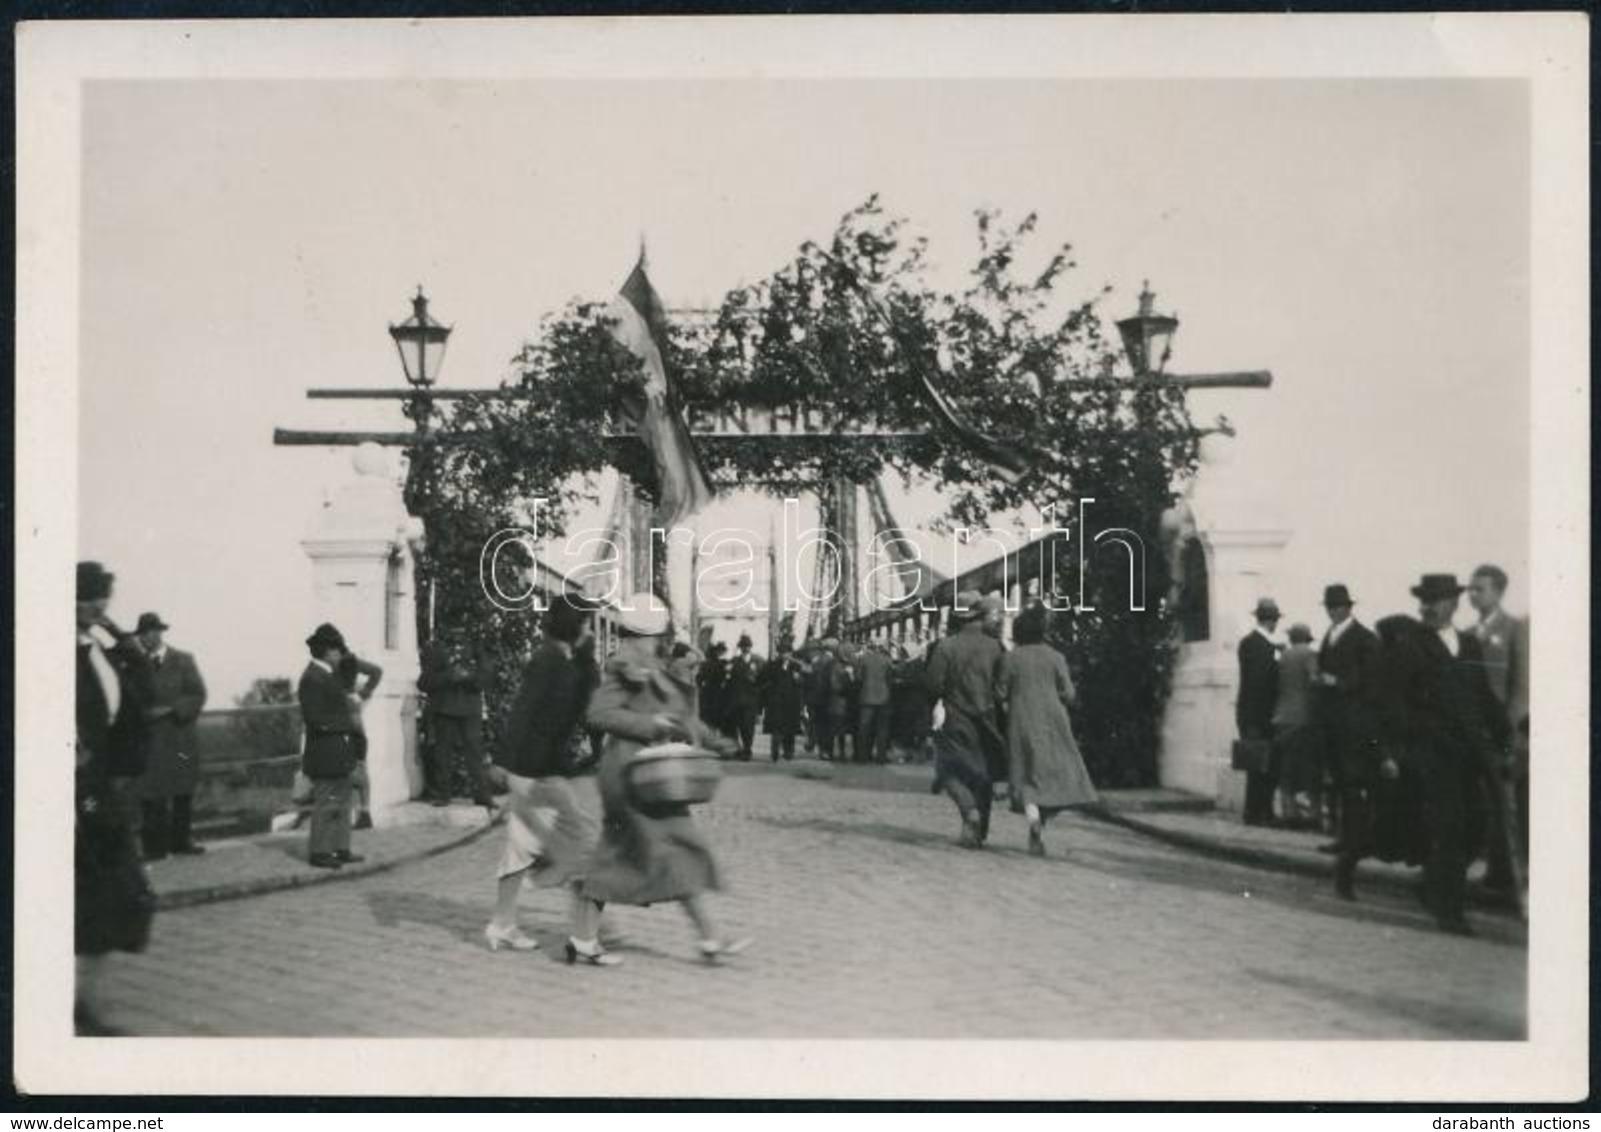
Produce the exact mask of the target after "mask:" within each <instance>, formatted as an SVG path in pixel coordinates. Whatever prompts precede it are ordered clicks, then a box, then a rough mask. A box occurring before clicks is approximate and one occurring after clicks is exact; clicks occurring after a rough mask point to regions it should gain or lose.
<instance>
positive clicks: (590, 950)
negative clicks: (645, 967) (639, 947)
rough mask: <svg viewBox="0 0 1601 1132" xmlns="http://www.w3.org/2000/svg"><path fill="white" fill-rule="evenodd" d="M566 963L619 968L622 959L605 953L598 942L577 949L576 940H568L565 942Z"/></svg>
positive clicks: (607, 952)
mask: <svg viewBox="0 0 1601 1132" xmlns="http://www.w3.org/2000/svg"><path fill="white" fill-rule="evenodd" d="M567 962H568V963H579V962H583V963H588V964H589V965H590V966H591V967H619V966H621V965H622V962H623V958H622V956H620V955H613V954H612V953H611V952H609V951H607V950H606V949H605V948H604V947H602V946H601V945H600V943H599V942H598V941H597V942H595V943H591V944H589V945H588V946H586V947H579V946H578V941H577V940H575V939H571V938H569V939H568V940H567Z"/></svg>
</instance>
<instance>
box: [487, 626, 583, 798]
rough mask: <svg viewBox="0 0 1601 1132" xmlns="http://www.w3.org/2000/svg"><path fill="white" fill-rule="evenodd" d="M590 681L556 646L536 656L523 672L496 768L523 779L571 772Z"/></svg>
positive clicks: (540, 650) (548, 646) (547, 646)
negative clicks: (501, 768)
mask: <svg viewBox="0 0 1601 1132" xmlns="http://www.w3.org/2000/svg"><path fill="white" fill-rule="evenodd" d="M588 694H589V680H588V678H587V677H586V675H585V673H584V670H583V668H582V667H581V665H580V663H579V661H578V660H577V658H575V657H574V656H573V655H572V653H571V651H570V650H568V649H566V648H565V647H563V646H562V645H560V644H558V643H557V642H556V641H552V640H547V641H545V642H544V643H543V644H541V645H540V646H539V648H537V649H535V650H534V655H533V658H532V659H531V660H529V662H528V665H527V667H525V668H524V669H523V678H522V684H521V685H520V686H519V688H518V689H517V697H516V698H515V699H514V700H512V704H511V710H510V711H509V712H508V713H507V715H506V725H505V727H504V728H502V729H501V734H500V744H499V746H498V747H497V748H496V750H495V765H496V766H499V767H503V768H504V769H506V770H508V771H510V772H511V773H512V774H517V775H521V776H522V777H524V778H546V777H549V776H552V775H565V774H567V773H569V772H570V771H571V769H572V763H573V745H572V737H573V731H574V729H576V728H577V726H578V724H579V723H580V722H581V721H582V720H583V718H584V710H585V708H586V707H587V704H586V700H587V698H588Z"/></svg>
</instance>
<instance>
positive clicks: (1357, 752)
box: [1317, 582, 1379, 897]
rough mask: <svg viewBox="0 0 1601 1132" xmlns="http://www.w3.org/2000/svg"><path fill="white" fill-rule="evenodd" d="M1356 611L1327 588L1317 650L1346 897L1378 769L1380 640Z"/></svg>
mask: <svg viewBox="0 0 1601 1132" xmlns="http://www.w3.org/2000/svg"><path fill="white" fill-rule="evenodd" d="M1355 605H1356V599H1355V598H1353V597H1352V596H1351V591H1350V590H1349V589H1347V588H1346V586H1345V585H1344V583H1342V582H1334V583H1333V584H1331V585H1327V586H1324V587H1323V609H1324V610H1325V612H1327V613H1328V615H1329V627H1328V630H1327V631H1326V632H1325V633H1324V634H1323V643H1322V644H1321V645H1320V646H1319V648H1318V656H1317V667H1318V703H1317V718H1318V721H1319V724H1320V729H1321V730H1322V732H1323V753H1324V759H1325V761H1326V765H1327V769H1328V777H1329V786H1330V791H1329V793H1330V797H1331V798H1332V799H1333V801H1334V809H1335V815H1336V824H1335V839H1334V845H1333V846H1332V849H1333V851H1334V852H1335V853H1337V854H1339V855H1340V862H1341V863H1340V866H1339V867H1338V868H1336V870H1335V888H1336V889H1337V890H1338V891H1339V893H1340V895H1341V896H1345V897H1349V896H1350V894H1351V877H1352V876H1353V875H1354V872H1355V869H1356V862H1357V860H1359V859H1360V857H1361V855H1362V851H1363V848H1364V845H1365V841H1366V838H1367V836H1368V834H1367V827H1368V823H1369V820H1370V818H1371V816H1372V815H1371V812H1370V809H1369V802H1370V800H1371V793H1370V789H1371V787H1372V785H1373V780H1374V775H1376V774H1377V773H1378V769H1379V737H1378V717H1377V713H1376V709H1375V706H1374V692H1375V684H1376V677H1377V675H1378V665H1379V638H1378V637H1377V636H1375V635H1374V633H1373V630H1371V629H1369V628H1368V627H1367V626H1366V625H1363V624H1362V623H1361V622H1359V621H1358V620H1357V619H1356V617H1355V616H1354V615H1353V610H1354V607H1355ZM1348 841H1349V842H1350V846H1349V849H1348V847H1347V842H1348Z"/></svg>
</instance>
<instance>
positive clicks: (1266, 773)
mask: <svg viewBox="0 0 1601 1132" xmlns="http://www.w3.org/2000/svg"><path fill="white" fill-rule="evenodd" d="M1252 616H1253V617H1255V618H1256V627H1255V628H1253V629H1252V630H1251V631H1250V632H1249V633H1247V634H1246V635H1245V636H1244V637H1242V638H1241V639H1240V644H1239V647H1238V649H1236V650H1235V651H1236V653H1237V654H1238V656H1239V660H1240V689H1239V694H1238V696H1237V697H1236V698H1235V701H1234V723H1235V726H1236V727H1237V728H1238V730H1239V733H1240V739H1241V740H1243V741H1244V742H1245V743H1249V744H1252V746H1251V748H1250V749H1251V750H1252V751H1253V752H1256V751H1260V752H1263V753H1264V754H1265V755H1266V759H1267V761H1265V762H1263V763H1262V764H1261V765H1258V766H1247V767H1245V768H1244V769H1245V824H1246V825H1271V824H1272V822H1273V791H1274V789H1275V788H1276V785H1277V778H1278V776H1277V775H1276V774H1275V773H1274V768H1273V763H1272V755H1271V753H1270V747H1269V744H1270V742H1271V740H1272V738H1273V708H1274V705H1275V703H1276V702H1277V700H1278V694H1279V661H1278V643H1277V642H1275V641H1274V640H1273V630H1274V629H1275V628H1276V627H1277V626H1278V623H1279V617H1280V613H1279V606H1278V602H1276V601H1274V600H1273V599H1272V598H1270V597H1264V598H1262V599H1261V600H1260V601H1258V602H1257V603H1256V609H1255V610H1253V611H1252Z"/></svg>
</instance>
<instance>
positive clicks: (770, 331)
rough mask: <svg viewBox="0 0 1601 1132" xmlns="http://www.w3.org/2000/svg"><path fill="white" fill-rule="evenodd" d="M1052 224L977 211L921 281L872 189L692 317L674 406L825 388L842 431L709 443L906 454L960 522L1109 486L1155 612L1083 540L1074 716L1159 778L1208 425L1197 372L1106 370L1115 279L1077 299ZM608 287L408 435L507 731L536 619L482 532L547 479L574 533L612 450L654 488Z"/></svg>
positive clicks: (755, 457) (443, 570) (451, 615)
mask: <svg viewBox="0 0 1601 1132" xmlns="http://www.w3.org/2000/svg"><path fill="white" fill-rule="evenodd" d="M1035 226H1036V219H1035V217H1034V216H1032V215H1030V216H1028V217H1026V218H1024V219H1023V220H1022V221H1021V222H1020V223H1017V224H1015V225H1009V226H1008V225H1004V224H1003V223H1002V222H1001V220H1000V218H999V217H998V216H996V215H994V214H991V213H988V212H980V213H978V214H977V243H978V255H977V259H976V261H975V263H974V265H973V267H972V269H971V271H970V273H969V274H968V276H967V280H966V285H965V287H963V288H962V289H961V290H959V291H942V290H939V289H936V288H934V287H933V286H931V285H930V284H929V283H928V281H927V274H928V272H927V266H928V247H927V244H926V241H924V240H923V239H920V238H915V237H913V236H911V235H910V234H909V233H908V225H907V223H906V221H904V220H902V219H899V218H895V217H892V216H890V215H888V214H887V213H886V212H885V210H884V209H883V207H882V206H881V205H880V203H879V201H878V200H877V198H876V197H875V198H871V199H869V200H868V201H866V202H865V203H863V204H862V205H861V206H860V207H858V208H856V209H854V210H852V211H851V212H849V213H847V214H846V215H845V216H844V217H843V218H842V219H841V221H840V222H839V225H838V227H837V228H836V230H835V232H834V233H833V236H832V238H831V239H830V240H829V242H828V243H827V245H826V247H823V246H818V245H815V244H810V243H809V244H807V245H805V246H803V247H802V248H801V249H800V250H799V252H798V253H797V255H796V256H795V258H794V259H793V260H792V261H790V262H789V263H787V264H785V265H784V266H783V267H782V268H780V269H779V270H778V271H776V272H774V273H773V274H772V275H771V276H769V277H767V278H766V279H763V280H761V281H759V282H757V283H755V284H752V285H750V286H745V287H740V288H737V289H735V290H733V291H730V292H729V293H728V294H727V295H726V296H725V297H724V298H723V300H722V302H721V303H720V304H719V305H718V307H717V308H716V310H715V312H714V314H713V315H712V316H711V317H709V318H707V319H705V320H701V321H698V322H696V323H694V324H690V325H677V326H674V327H673V328H672V330H671V339H670V341H669V343H668V348H667V351H666V355H667V356H666V362H667V365H668V367H669V370H670V372H671V374H672V381H673V389H674V395H675V397H676V398H677V401H678V408H679V409H680V410H683V411H690V410H695V409H706V410H716V409H717V408H719V407H722V406H726V405H729V404H743V405H750V406H753V407H776V406H783V405H796V404H803V405H815V406H826V407H828V409H829V410H830V412H831V413H832V414H833V415H834V416H835V417H836V418H837V419H838V420H839V421H840V422H842V423H841V424H840V425H839V426H838V427H839V428H840V429H841V430H842V431H841V432H840V434H839V435H837V436H818V437H814V438H809V439H806V440H794V439H792V440H789V441H786V443H785V444H784V445H783V446H782V448H781V449H776V450H775V446H773V445H770V444H765V443H763V442H762V441H760V440H729V441H723V440H719V441H718V442H716V443H712V444H703V445H702V446H701V454H702V459H703V462H704V464H705V466H706V469H707V472H708V474H709V475H710V476H711V478H712V480H713V481H714V483H742V484H759V485H761V486H763V487H766V488H767V489H769V490H771V491H774V492H776V493H785V494H793V493H799V492H804V491H808V490H812V489H814V488H816V487H817V486H818V485H819V484H822V483H825V482H828V481H830V480H832V479H834V478H836V477H844V478H846V479H848V480H851V481H853V482H864V481H865V480H866V479H867V478H868V477H870V476H872V475H875V474H878V473H879V472H881V471H883V470H885V469H893V470H895V471H898V472H901V473H903V474H906V475H909V476H926V477H931V478H932V480H933V481H934V483H935V484H936V485H937V486H938V488H939V490H940V491H941V492H942V494H943V496H944V499H945V502H946V518H947V519H948V520H950V521H951V522H953V523H956V524H960V525H963V526H968V525H980V526H981V525H985V524H986V523H987V522H988V520H989V519H990V517H991V516H992V515H1002V514H1006V513H1011V512H1015V511H1016V510H1017V509H1018V508H1019V507H1020V506H1021V505H1023V504H1025V503H1029V504H1032V505H1033V506H1035V507H1038V508H1040V509H1041V510H1042V511H1049V509H1050V508H1052V507H1053V506H1054V507H1055V509H1056V510H1055V513H1056V514H1058V515H1071V514H1073V513H1074V505H1075V503H1076V501H1077V500H1079V499H1081V498H1093V499H1095V500H1096V503H1095V515H1094V518H1095V522H1094V524H1093V525H1094V527H1095V529H1098V530H1104V529H1106V528H1111V527H1125V528H1128V529H1129V530H1132V531H1134V532H1136V533H1138V534H1139V535H1140V536H1141V538H1142V540H1143V541H1144V543H1145V545H1146V547H1147V550H1148V554H1149V555H1150V556H1151V559H1152V560H1150V561H1148V562H1147V568H1146V571H1145V577H1146V583H1145V584H1146V586H1147V589H1148V593H1147V600H1146V601H1145V603H1144V604H1145V610H1144V612H1135V611H1132V610H1131V609H1130V608H1129V602H1128V595H1127V590H1128V584H1129V583H1128V566H1127V562H1126V560H1123V559H1120V557H1119V556H1118V555H1116V554H1112V553H1105V554H1094V555H1091V565H1090V569H1089V572H1088V574H1087V575H1086V577H1085V579H1084V585H1083V592H1082V593H1080V590H1079V585H1078V578H1077V563H1076V562H1075V563H1074V564H1073V573H1074V576H1073V577H1072V578H1071V579H1065V578H1064V579H1059V588H1060V589H1061V590H1062V591H1063V592H1066V593H1069V594H1073V595H1075V596H1076V597H1077V598H1078V600H1080V601H1081V602H1082V603H1083V604H1085V605H1087V606H1093V608H1094V613H1081V612H1077V611H1075V612H1074V613H1071V614H1065V615H1062V616H1059V617H1057V618H1056V619H1055V621H1056V629H1055V643H1056V644H1057V645H1058V647H1060V648H1062V649H1063V651H1064V652H1065V653H1066V654H1067V657H1068V659H1069V663H1070V666H1071V667H1072V670H1073V673H1074V677H1075V680H1076V681H1077V682H1078V684H1079V687H1080V704H1081V706H1080V708H1079V710H1078V712H1077V713H1076V720H1075V722H1076V725H1077V727H1078V729H1079V732H1080V735H1081V738H1082V740H1083V745H1084V747H1085V751H1086V756H1087V758H1088V760H1089V762H1090V767H1091V770H1092V772H1094V773H1095V775H1096V778H1097V780H1098V781H1099V782H1101V783H1102V784H1103V785H1118V784H1145V783H1148V782H1150V781H1153V780H1154V774H1155V755H1156V747H1157V741H1158V732H1159V726H1160V717H1161V708H1162V705H1163V703H1164V702H1165V699H1166V695H1167V690H1168V687H1169V683H1170V672H1171V667H1172V663H1173V659H1174V655H1175V649H1176V643H1175V633H1174V620H1173V611H1171V610H1169V609H1167V608H1166V607H1165V596H1166V595H1165V581H1166V578H1167V570H1166V567H1165V564H1163V563H1162V562H1160V561H1155V560H1154V559H1155V558H1156V557H1157V556H1159V554H1160V550H1161V539H1160V537H1159V525H1160V520H1161V516H1162V514H1163V512H1164V511H1165V510H1166V509H1167V508H1168V507H1169V506H1170V505H1171V504H1172V502H1173V499H1174V489H1175V485H1176V484H1177V483H1178V482H1179V481H1181V480H1182V479H1183V478H1184V477H1185V476H1187V475H1189V474H1192V473H1193V470H1194V467H1195V458H1196V432H1195V430H1194V428H1193V427H1192V424H1191V421H1190V418H1189V415H1188V412H1187V409H1186V406H1185V397H1184V391H1183V389H1182V388H1180V387H1178V386H1176V385H1174V386H1161V385H1158V386H1142V387H1138V388H1135V387H1121V388H1120V387H1119V386H1118V384H1117V383H1115V382H1107V381H1106V380H1105V378H1107V377H1108V376H1109V375H1111V374H1112V373H1113V368H1114V365H1116V364H1117V363H1118V362H1119V360H1120V351H1119V350H1118V349H1117V348H1116V347H1115V346H1114V345H1113V343H1114V342H1115V340H1116V339H1115V336H1112V335H1109V334H1108V333H1107V327H1106V324H1105V320H1104V318H1103V315H1102V310H1101V307H1102V303H1103V301H1104V300H1105V298H1106V297H1107V295H1109V294H1110V288H1105V287H1103V288H1100V289H1099V290H1097V291H1095V292H1094V293H1093V294H1091V295H1090V296H1089V297H1087V298H1082V299H1079V300H1067V299H1065V298H1064V295H1063V292H1064V290H1065V288H1064V287H1063V286H1062V283H1063V281H1064V279H1066V278H1067V277H1068V275H1069V273H1070V272H1071V271H1072V270H1073V269H1074V267H1075V266H1076V265H1075V264H1074V262H1073V259H1072V251H1071V248H1070V247H1067V246H1063V247H1060V248H1056V249H1053V250H1051V251H1050V253H1049V254H1048V255H1045V256H1044V257H1043V259H1039V258H1038V257H1034V262H1032V266H1029V265H1028V264H1029V262H1030V260H1031V257H1030V256H1029V252H1030V251H1031V249H1030V247H1029V244H1030V240H1031V237H1032V236H1033V233H1034V230H1035ZM867 296H875V297H876V299H868V298H867ZM605 309H606V308H605V304H604V303H596V302H573V303H571V304H569V306H568V307H567V308H566V309H565V310H563V311H561V312H560V313H559V314H556V315H552V316H550V317H547V318H546V319H545V320H544V321H543V323H542V324H541V326H540V327H539V332H538V334H537V335H536V336H535V337H534V338H532V339H531V340H530V341H529V342H528V343H527V344H525V346H524V347H523V348H522V350H521V351H520V352H519V353H518V355H517V356H516V358H514V359H513V362H512V375H511V376H510V377H509V378H508V380H507V382H506V383H505V385H506V386H507V387H508V388H509V389H511V390H514V391H515V392H516V393H517V394H518V395H517V396H515V397H479V398H470V399H467V400H464V401H460V402H457V403H456V404H455V406H454V407H453V409H452V411H451V413H450V414H449V417H448V419H447V420H446V422H445V428H444V430H443V431H444V433H445V434H447V435H449V436H451V437H452V442H451V443H449V444H444V443H437V442H435V441H433V440H431V439H427V440H424V442H423V443H421V444H420V445H419V446H418V447H417V449H416V450H415V451H414V453H413V461H412V472H411V476H410V478H409V484H408V493H409V496H410V498H409V499H408V504H409V505H410V506H411V509H412V513H413V514H416V515H419V516H420V517H421V518H422V519H423V521H424V524H425V527H426V530H427V540H426V546H425V549H424V551H423V553H422V555H421V556H420V558H419V562H418V571H419V582H420V583H429V582H431V583H432V585H433V590H432V592H433V594H434V611H433V616H434V623H435V624H436V625H438V626H440V627H448V628H451V629H456V630H461V631H463V632H465V633H468V634H470V635H471V636H472V637H474V638H475V639H477V640H479V641H483V642H487V643H488V645H489V647H490V648H491V650H492V651H493V652H494V653H496V654H498V655H497V659H498V660H499V661H500V662H501V663H499V664H498V665H497V670H498V671H499V672H500V674H501V676H500V680H501V685H500V686H499V687H498V688H496V689H495V691H494V692H493V693H492V695H491V700H492V705H491V730H492V732H493V731H494V730H495V723H494V721H495V720H498V718H499V716H500V709H501V708H502V707H504V706H505V704H506V703H507V702H508V701H509V697H510V695H511V694H512V692H513V691H514V685H515V682H516V679H517V673H518V671H519V669H520V667H521V665H520V661H521V659H522V658H523V657H524V656H526V654H527V651H528V649H529V647H530V644H531V641H532V640H533V637H534V631H535V625H534V616H533V615H532V614H531V613H527V612H508V611H504V610H501V609H497V608H496V607H495V606H494V605H493V604H491V603H490V602H489V601H487V600H486V599H485V597H484V595H483V592H482V590H481V588H480V584H479V577H478V570H479V555H480V551H481V549H482V547H483V545H484V543H485V540H486V539H487V538H488V537H489V535H490V534H492V533H493V532H494V531H496V530H499V529H502V528H505V527H508V526H516V525H518V524H519V523H521V522H523V521H525V520H526V506H527V501H528V500H530V499H533V498H542V499H544V500H545V501H546V504H545V507H544V509H543V510H542V513H541V533H542V534H546V533H548V534H549V535H551V536H552V537H556V536H559V535H561V534H564V533H565V530H566V523H567V521H568V519H569V518H570V515H571V513H572V510H573V508H574V506H575V505H576V504H577V503H578V502H579V501H580V499H581V497H582V495H583V493H584V490H585V489H584V488H583V486H582V483H583V480H584V477H585V476H589V475H591V474H592V473H598V472H600V471H601V470H602V469H604V468H605V467H606V466H608V465H611V466H615V467H617V468H618V469H619V470H620V471H622V472H623V473H625V474H627V475H629V476H630V477H631V478H633V479H634V481H635V482H636V483H637V484H639V485H640V487H641V490H642V491H644V492H646V493H649V492H650V491H651V485H652V471H651V467H650V463H649V459H648V455H647V453H646V452H645V450H644V447H643V445H642V444H639V443H637V442H633V441H626V440H625V441H618V440H616V439H614V438H612V434H614V433H616V432H618V431H621V430H620V429H619V428H618V427H617V425H616V421H617V417H618V414H617V408H618V406H619V404H620V402H621V399H622V398H623V397H624V396H625V395H627V394H629V393H630V392H632V391H637V389H638V388H639V386H640V384H641V382H642V380H643V378H642V369H641V366H640V363H639V361H638V359H637V358H635V357H634V356H633V355H632V354H630V353H629V352H628V351H627V350H625V349H624V348H623V347H621V346H620V345H618V343H617V342H616V341H615V340H614V338H613V337H612V334H611V328H610V322H609V321H608V319H607V318H606V314H605ZM929 372H932V373H937V374H938V378H937V381H938V385H939V387H940V389H941V391H942V392H943V394H944V395H945V396H946V397H947V398H948V400H949V402H950V403H951V404H952V405H953V406H954V407H955V408H956V409H957V411H958V412H960V413H961V414H962V415H963V416H964V417H965V418H966V419H967V421H968V422H969V423H971V424H972V425H973V426H975V427H976V428H977V429H979V430H981V431H982V432H984V433H987V434H988V435H989V436H991V437H994V438H995V439H996V440H998V441H1000V442H1001V443H1002V444H1004V445H1006V446H1007V447H1008V448H1010V449H1012V450H1014V451H1021V452H1027V453H1030V454H1031V459H1030V461H1029V465H1028V467H1027V468H1026V470H1024V471H1023V472H1022V473H1021V474H1020V475H1017V476H1000V475H998V474H997V473H996V470H995V468H994V467H993V465H991V464H990V463H989V462H987V461H986V460H984V459H981V458H979V457H978V456H976V455H975V453H974V451H973V449H972V447H971V446H970V445H969V444H968V443H967V442H966V441H965V440H963V439H962V438H961V437H960V436H958V435H957V434H956V433H955V432H954V431H952V430H950V429H947V428H944V427H941V425H940V423H939V422H938V421H936V420H935V418H934V415H933V414H932V413H931V410H930V405H929V401H928V398H927V396H926V394H925V392H924V387H923V383H922V378H921V376H920V374H921V373H929ZM853 420H854V421H861V420H872V421H875V422H876V423H877V424H878V425H880V426H882V428H883V430H884V431H887V432H893V431H904V432H908V433H913V434H915V435H907V436H891V437H877V438H870V439H869V438H860V437H851V438H847V437H846V436H845V435H844V432H843V430H844V429H846V428H847V427H848V425H846V424H845V423H843V422H850V421H853ZM1091 533H1093V532H1091ZM1079 537H1082V536H1079ZM508 588H509V589H511V590H515V588H516V587H515V586H509V587H508ZM419 592H423V589H422V586H421V585H420V586H419ZM491 739H493V734H492V735H491Z"/></svg>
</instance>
